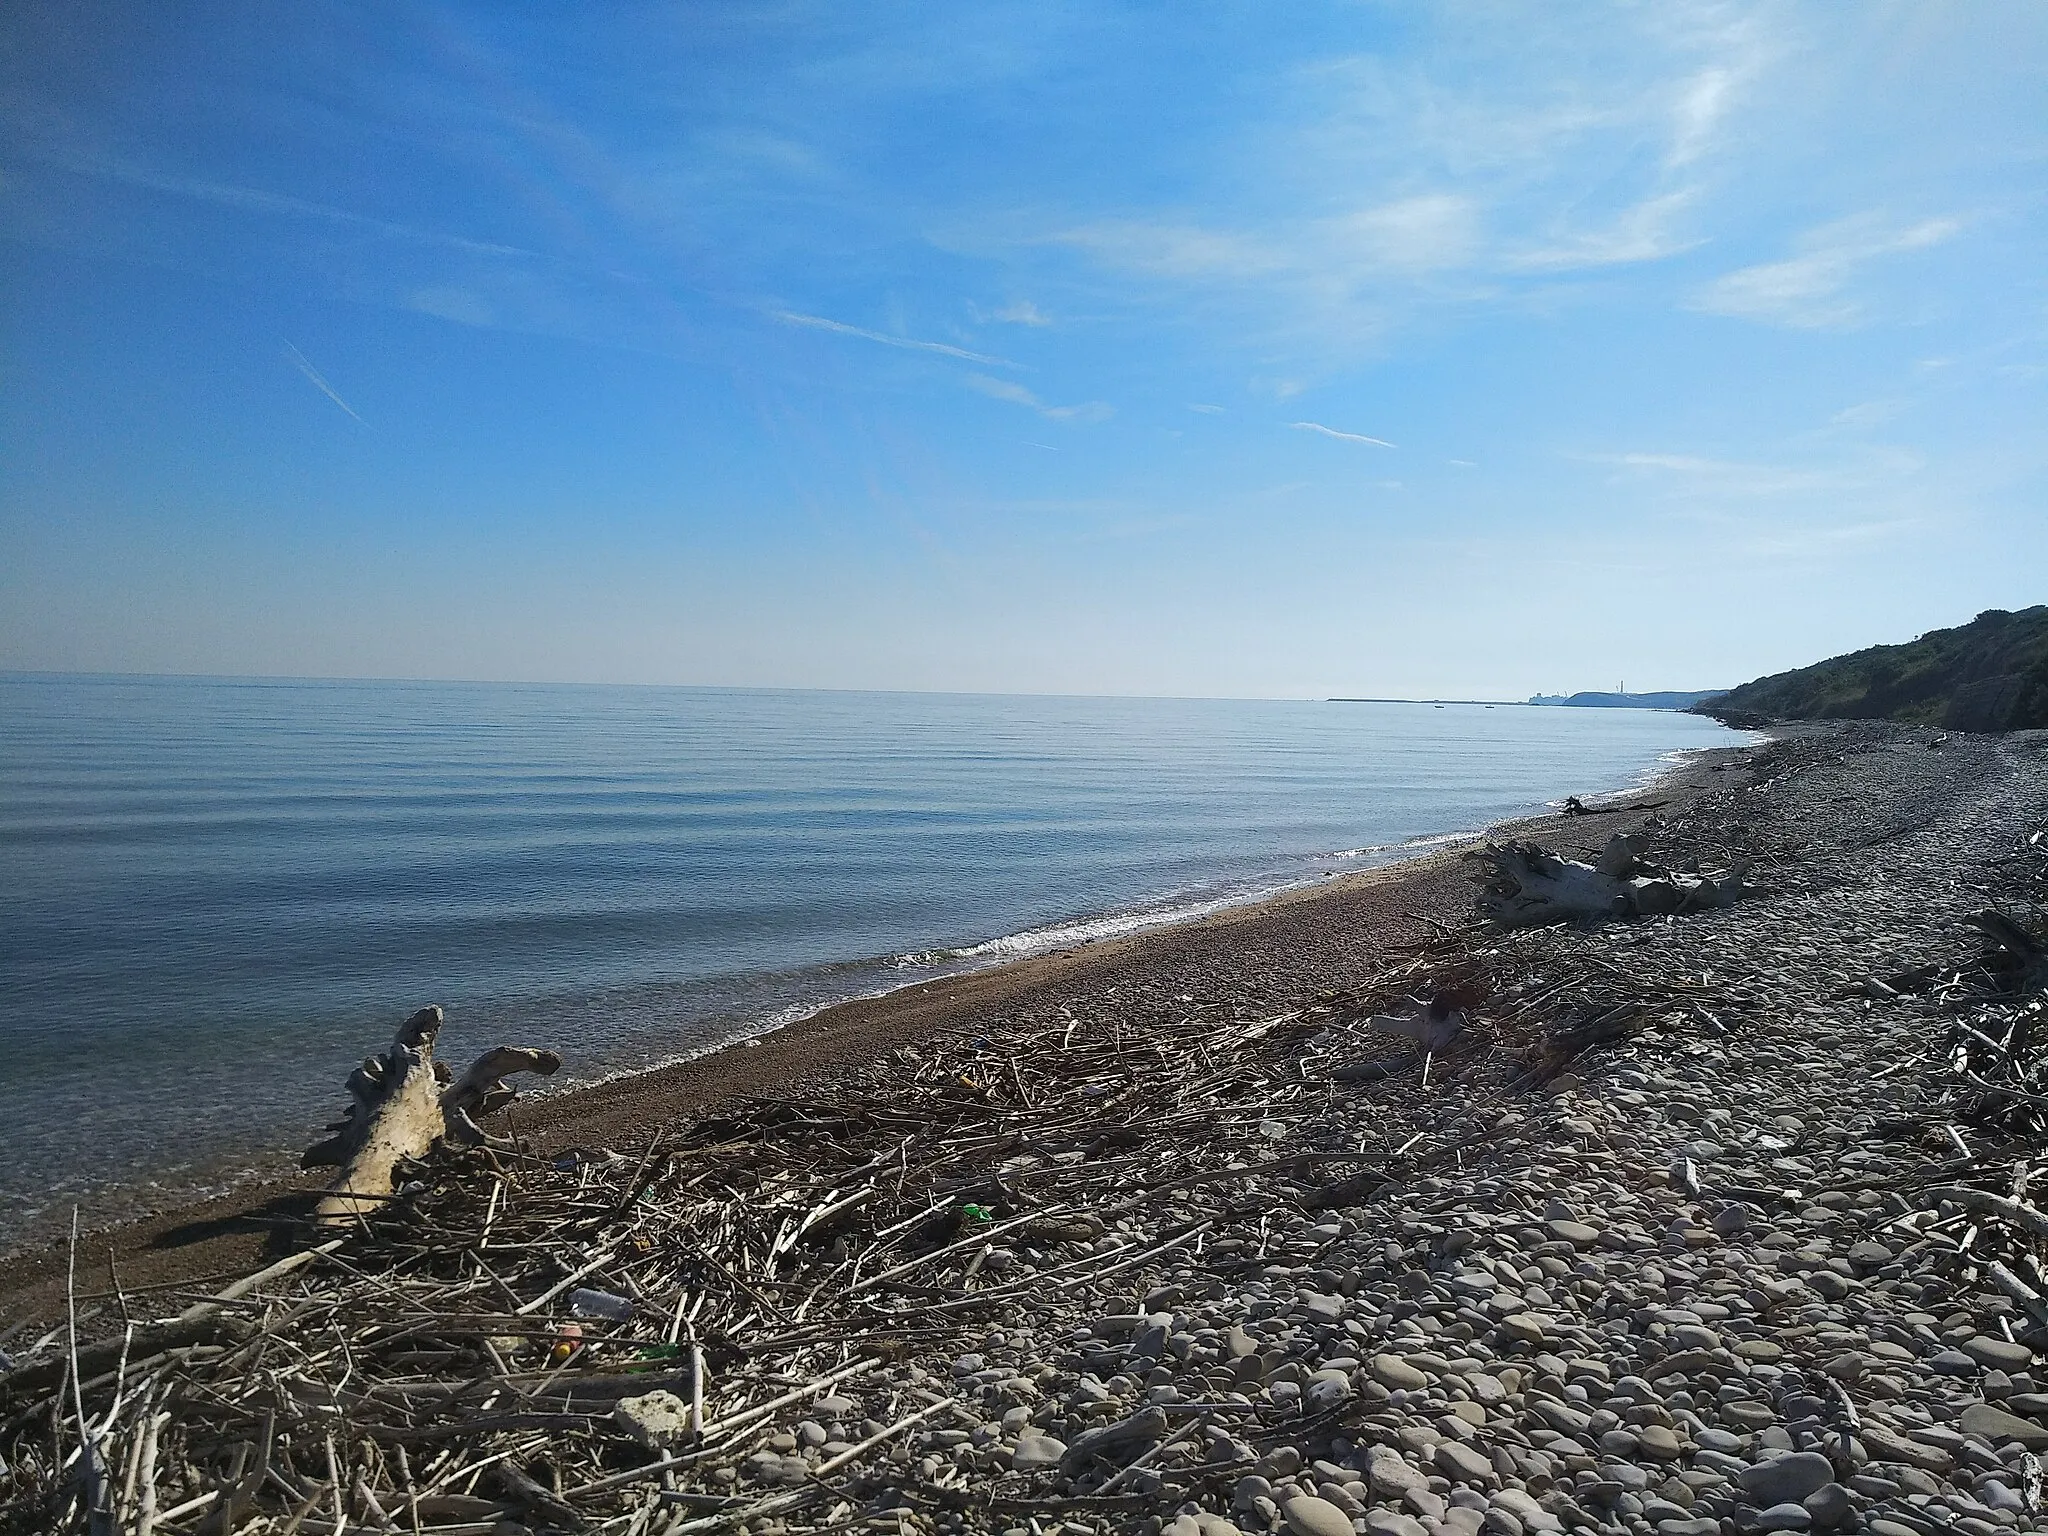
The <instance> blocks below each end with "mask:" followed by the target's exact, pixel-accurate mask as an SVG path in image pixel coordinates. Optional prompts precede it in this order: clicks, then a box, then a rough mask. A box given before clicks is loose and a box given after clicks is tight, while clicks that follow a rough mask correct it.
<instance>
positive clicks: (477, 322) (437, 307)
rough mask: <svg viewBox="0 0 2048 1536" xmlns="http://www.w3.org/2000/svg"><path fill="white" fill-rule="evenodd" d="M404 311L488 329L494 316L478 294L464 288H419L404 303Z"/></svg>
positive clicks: (493, 321)
mask: <svg viewBox="0 0 2048 1536" xmlns="http://www.w3.org/2000/svg"><path fill="white" fill-rule="evenodd" d="M406 307H407V308H408V309H410V310H413V311H414V312H415V313H417V314H422V315H432V316H434V317H435V318H436V319H439V320H452V321H454V322H455V323H456V324H457V325H474V326H489V325H493V324H495V323H496V322H497V318H498V317H497V312H496V311H495V310H493V309H492V308H491V306H490V305H489V304H488V303H486V302H485V300H484V299H483V297H482V296H481V295H479V294H476V293H472V292H471V291H470V290H469V289H467V288H452V287H438V288H420V289H416V290H414V292H413V293H412V295H411V297H410V298H409V299H408V300H407V301H406Z"/></svg>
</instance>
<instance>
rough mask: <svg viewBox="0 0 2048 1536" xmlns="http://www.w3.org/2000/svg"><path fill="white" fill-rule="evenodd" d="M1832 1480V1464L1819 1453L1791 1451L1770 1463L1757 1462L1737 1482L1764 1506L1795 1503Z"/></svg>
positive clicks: (1833, 1478) (1752, 1499)
mask: <svg viewBox="0 0 2048 1536" xmlns="http://www.w3.org/2000/svg"><path fill="white" fill-rule="evenodd" d="M1834 1480H1835V1469H1834V1466H1833V1464H1832V1463H1830V1462H1829V1460H1828V1459H1827V1457H1825V1456H1823V1455H1821V1454H1820V1452H1818V1451H1794V1452H1793V1453H1792V1454H1791V1455H1789V1456H1780V1457H1778V1458H1776V1459H1775V1460H1772V1461H1759V1462H1757V1463H1756V1464H1754V1465H1753V1466H1751V1467H1749V1468H1747V1469H1746V1470H1744V1472H1743V1473H1742V1476H1741V1477H1740V1479H1739V1481H1740V1483H1741V1485H1742V1491H1743V1493H1745V1494H1746V1495H1748V1497H1749V1498H1750V1500H1751V1501H1752V1502H1753V1503H1756V1504H1759V1505H1764V1506H1776V1505H1784V1504H1796V1503H1798V1502H1799V1501H1800V1500H1801V1499H1803V1498H1806V1497H1807V1496H1808V1495H1809V1494H1812V1493H1816V1492H1818V1491H1819V1490H1820V1489H1822V1488H1824V1487H1826V1486H1827V1485H1828V1484H1829V1483H1831V1482H1833V1481H1834ZM1783 1528H1784V1529H1790V1527H1783Z"/></svg>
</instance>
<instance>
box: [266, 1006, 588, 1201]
mask: <svg viewBox="0 0 2048 1536" xmlns="http://www.w3.org/2000/svg"><path fill="white" fill-rule="evenodd" d="M440 1030H441V1010H440V1009H439V1008H438V1007H432V1006H430V1007H426V1008H422V1009H421V1010H420V1011H419V1012H418V1013H415V1014H414V1015H413V1016H412V1017H411V1018H409V1019H407V1020H406V1021H405V1022H404V1023H403V1024H401V1025H399V1027H398V1035H397V1037H396V1038H395V1039H393V1041H392V1042H391V1049H390V1050H388V1051H386V1052H385V1053H384V1054H383V1055H381V1056H371V1057H368V1058H367V1059H365V1060H364V1062H363V1064H362V1065H361V1066H359V1067H357V1068H356V1069H355V1071H353V1072H351V1073H350V1074H349V1079H348V1092H349V1097H350V1099H351V1100H353V1102H352V1103H351V1104H350V1105H349V1107H348V1109H347V1110H346V1111H344V1112H343V1115H342V1118H341V1119H339V1120H337V1121H335V1122H334V1124H332V1125H330V1126H328V1127H327V1129H328V1130H330V1131H332V1132H334V1133H335V1134H334V1135H332V1136H330V1137H329V1138H328V1139H327V1140H326V1141H323V1142H321V1143H320V1144H319V1145H318V1146H315V1147H311V1148H308V1149H307V1151H306V1154H305V1156H304V1157H302V1158H300V1160H299V1164H300V1166H301V1167H304V1168H320V1167H334V1168H339V1169H341V1173H340V1175H339V1176H338V1177H337V1178H336V1179H335V1181H334V1182H333V1183H332V1184H330V1185H329V1186H328V1188H327V1193H326V1194H325V1195H324V1196H323V1197H322V1198H321V1201H320V1204H319V1206H318V1208H317V1209H316V1211H315V1212H314V1218H313V1219H314V1221H315V1223H316V1224H318V1225H320V1226H323V1227H333V1226H344V1225H347V1224H348V1223H349V1222H351V1221H353V1220H354V1219H355V1218H357V1217H358V1216H361V1215H365V1214H367V1213H369V1212H371V1211H374V1210H376V1209H377V1207H378V1206H380V1205H382V1204H383V1203H384V1202H385V1201H387V1200H389V1199H390V1198H391V1196H392V1195H393V1194H395V1193H396V1192H397V1174H398V1170H399V1168H400V1166H401V1164H403V1163H404V1162H405V1161H407V1160H408V1159H412V1158H421V1157H425V1156H426V1155H427V1153H428V1152H429V1151H431V1150H432V1149H433V1146H434V1143H435V1142H437V1141H442V1140H446V1141H447V1142H449V1143H450V1144H451V1145H454V1146H463V1147H468V1146H476V1145H477V1144H478V1143H480V1142H484V1141H488V1140H489V1139H490V1138H489V1137H488V1136H487V1135H486V1134H485V1133H484V1131H483V1130H482V1128H481V1127H479V1126H478V1125H477V1123H476V1117H477V1116H479V1115H487V1114H489V1113H491V1112H492V1111H493V1110H496V1109H501V1108H503V1107H504V1106H505V1105H507V1104H509V1103H511V1102H512V1100H513V1099H514V1098H515V1097H516V1096H517V1095H516V1094H515V1093H514V1091H513V1090H512V1089H511V1088H510V1087H508V1086H507V1085H506V1084H505V1082H504V1081H503V1080H504V1079H505V1078H506V1077H509V1076H510V1075H512V1074H513V1073H515V1072H538V1073H540V1074H541V1075H542V1076H543V1077H545V1076H548V1075H550V1074H552V1073H553V1072H554V1071H556V1070H557V1069H558V1068H559V1067H560V1066H561V1065H562V1058H561V1057H559V1056H557V1055H556V1054H555V1053H554V1052H553V1051H542V1050H535V1049H533V1048H531V1047H528V1046H514V1045H500V1046H497V1047H494V1048H493V1049H491V1050H488V1051H485V1052H484V1053H483V1055H481V1056H479V1057H478V1058H477V1059H476V1062H475V1064H474V1065H473V1066H471V1067H470V1069H469V1070H468V1071H467V1072H465V1073H463V1074H462V1076H460V1077H454V1076H453V1074H452V1073H451V1072H450V1071H449V1070H448V1068H447V1067H446V1066H444V1065H443V1064H442V1063H440V1062H438V1061H436V1060H434V1038H435V1036H436V1035H438V1034H439V1033H440ZM451 1079H452V1081H451Z"/></svg>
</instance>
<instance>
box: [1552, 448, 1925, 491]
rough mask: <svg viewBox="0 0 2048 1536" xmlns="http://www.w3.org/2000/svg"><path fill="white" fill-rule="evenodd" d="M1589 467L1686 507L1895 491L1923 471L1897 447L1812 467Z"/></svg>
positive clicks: (1625, 457)
mask: <svg viewBox="0 0 2048 1536" xmlns="http://www.w3.org/2000/svg"><path fill="white" fill-rule="evenodd" d="M1575 457H1577V458H1579V459H1580V460H1581V461H1582V462H1585V463H1589V464H1607V465H1612V466H1613V467H1614V468H1616V469H1617V470H1621V471H1625V472H1628V473H1631V474H1634V475H1639V476H1647V477H1650V478H1652V479H1654V480H1657V481H1661V482H1663V483H1664V484H1665V485H1666V486H1667V487H1668V488H1669V490H1670V492H1671V493H1672V494H1673V495H1674V496H1676V497H1677V498H1680V499H1683V500H1685V501H1689V502H1693V503H1699V502H1703V501H1704V502H1715V503H1722V504H1728V505H1739V504H1740V503H1741V502H1743V501H1745V500H1751V499H1756V498H1765V497H1797V496H1802V495H1816V494H1825V495H1830V496H1832V495H1839V494H1841V493H1843V492H1848V491H1871V490H1876V489H1879V488H1883V489H1886V490H1892V489H1896V488H1897V487H1898V486H1900V485H1901V484H1902V483H1903V482H1904V481H1905V480H1906V479H1907V478H1908V477H1910V476H1912V475H1914V474H1916V473H1917V472H1918V471H1919V470H1920V469H1921V468H1922V467H1923V464H1922V461H1921V459H1920V458H1919V457H1918V455H1916V454H1913V453H1910V452H1907V451H1905V450H1903V449H1899V448H1893V447H1884V446H1876V447H1867V448H1863V449H1859V450H1856V451H1855V452H1853V453H1852V454H1850V455H1848V456H1846V457H1836V458H1832V459H1830V460H1827V461H1823V462H1816V463H1811V464H1770V463H1756V462H1751V461H1748V460H1742V459H1717V458H1710V457H1706V456H1704V455H1699V454H1687V453H1642V452H1628V453H1589V454H1580V455H1575Z"/></svg>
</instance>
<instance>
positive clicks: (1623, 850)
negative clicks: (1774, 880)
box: [1467, 833, 1749, 928]
mask: <svg viewBox="0 0 2048 1536" xmlns="http://www.w3.org/2000/svg"><path fill="white" fill-rule="evenodd" d="M1467 857H1468V858H1470V859H1472V860H1473V861H1475V862H1476V863H1477V864H1478V865H1479V868H1480V872H1479V874H1478V875H1476V876H1475V877H1474V878H1475V879H1477V881H1478V882H1479V898H1478V906H1479V914H1480V916H1482V917H1484V918H1486V919H1487V920H1488V921H1489V922H1492V923H1494V924H1496V925H1498V926H1499V927H1502V928H1535V927H1541V926H1543V925H1545V924H1548V923H1577V922H1597V921H1600V920H1602V919H1604V918H1613V917H1623V918H1626V917H1656V916H1659V915H1661V914H1663V913H1667V912H1704V911H1707V910H1709V909H1710V908H1713V907H1725V906H1728V905H1730V904H1732V903H1733V902H1735V901H1736V900H1737V899H1738V898H1740V897H1741V895H1742V894H1743V892H1744V890H1745V889H1746V887H1745V886H1744V884H1743V880H1744V877H1745V876H1746V875H1747V874H1748V873H1749V864H1748V862H1747V861H1746V860H1741V861H1738V862H1737V863H1736V865H1735V867H1734V868H1733V869H1731V870H1729V871H1728V872H1727V873H1726V874H1724V875H1719V876H1715V875H1693V874H1682V873H1678V872H1676V871H1673V870H1667V869H1660V868H1658V867H1657V866H1656V865H1654V864H1650V863H1648V862H1646V861H1645V860H1644V859H1643V858H1641V857H1640V856H1639V854H1638V853H1637V851H1636V845H1635V843H1634V842H1633V841H1632V840H1630V839H1629V838H1628V837H1626V836H1624V835H1622V834H1620V833H1617V834H1615V836H1614V837H1612V838H1611V839H1609V840H1608V844H1607V846H1606V848H1605V849H1603V850H1602V851H1601V854H1600V857H1599V858H1598V859H1597V860H1596V861H1595V862H1593V863H1591V864H1582V863H1580V862H1579V861H1578V860H1576V859H1567V858H1562V857H1560V856H1559V855H1557V854H1554V853H1552V852H1551V851H1550V850H1549V849H1547V848H1545V847H1543V846H1541V845H1540V844H1537V843H1527V842H1508V843H1496V844H1492V845H1489V846H1488V847H1486V848H1484V849H1482V850H1481V851H1480V852H1478V853H1474V854H1468V855H1467Z"/></svg>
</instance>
